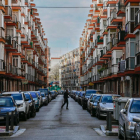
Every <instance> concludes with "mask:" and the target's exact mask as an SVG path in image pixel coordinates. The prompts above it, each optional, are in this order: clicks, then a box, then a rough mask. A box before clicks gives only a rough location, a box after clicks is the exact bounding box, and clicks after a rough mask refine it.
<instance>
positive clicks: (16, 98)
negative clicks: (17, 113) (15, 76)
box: [11, 94, 23, 100]
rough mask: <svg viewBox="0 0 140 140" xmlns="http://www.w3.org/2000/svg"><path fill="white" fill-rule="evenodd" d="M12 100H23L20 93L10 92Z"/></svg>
mask: <svg viewBox="0 0 140 140" xmlns="http://www.w3.org/2000/svg"><path fill="white" fill-rule="evenodd" d="M11 96H12V97H13V98H14V100H23V98H22V94H11Z"/></svg>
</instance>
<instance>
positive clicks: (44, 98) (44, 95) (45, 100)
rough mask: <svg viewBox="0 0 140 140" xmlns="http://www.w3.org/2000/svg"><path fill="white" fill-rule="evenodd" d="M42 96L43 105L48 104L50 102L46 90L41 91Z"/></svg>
mask: <svg viewBox="0 0 140 140" xmlns="http://www.w3.org/2000/svg"><path fill="white" fill-rule="evenodd" d="M41 96H42V99H43V105H47V104H48V98H47V96H46V94H45V93H44V92H41Z"/></svg>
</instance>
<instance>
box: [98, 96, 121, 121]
mask: <svg viewBox="0 0 140 140" xmlns="http://www.w3.org/2000/svg"><path fill="white" fill-rule="evenodd" d="M119 97H120V95H116V94H103V95H101V98H100V100H99V101H98V104H97V109H96V116H97V117H98V118H99V119H100V118H101V117H106V116H107V112H108V111H110V112H111V113H112V114H113V99H115V98H119Z"/></svg>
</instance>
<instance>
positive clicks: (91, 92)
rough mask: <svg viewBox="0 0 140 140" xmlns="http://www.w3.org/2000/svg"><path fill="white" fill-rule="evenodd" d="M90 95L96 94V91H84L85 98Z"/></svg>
mask: <svg viewBox="0 0 140 140" xmlns="http://www.w3.org/2000/svg"><path fill="white" fill-rule="evenodd" d="M91 94H96V90H88V91H86V95H87V96H90V95H91Z"/></svg>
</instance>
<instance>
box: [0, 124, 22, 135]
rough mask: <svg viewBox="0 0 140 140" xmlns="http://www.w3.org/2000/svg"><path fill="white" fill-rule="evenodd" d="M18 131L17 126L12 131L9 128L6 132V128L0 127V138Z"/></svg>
mask: <svg viewBox="0 0 140 140" xmlns="http://www.w3.org/2000/svg"><path fill="white" fill-rule="evenodd" d="M18 130H19V126H14V129H13V130H10V127H9V131H8V132H6V126H0V136H12V135H13V134H15V133H16V132H17V131H18Z"/></svg>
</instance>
